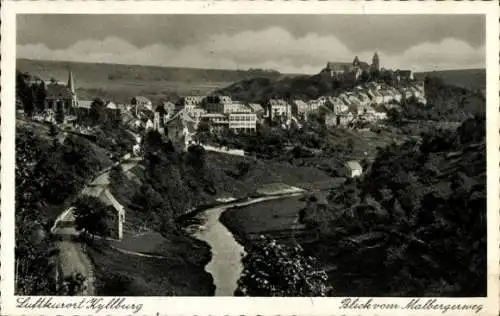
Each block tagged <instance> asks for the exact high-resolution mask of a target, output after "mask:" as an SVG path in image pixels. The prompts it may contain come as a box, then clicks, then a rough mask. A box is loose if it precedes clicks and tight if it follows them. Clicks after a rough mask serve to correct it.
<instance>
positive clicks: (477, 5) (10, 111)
mask: <svg viewBox="0 0 500 316" xmlns="http://www.w3.org/2000/svg"><path fill="white" fill-rule="evenodd" d="M498 12H499V7H498V5H497V4H496V2H494V1H491V2H476V1H474V2H456V1H444V2H420V1H418V2H395V1H391V2H385V1H384V2H382V1H371V2H351V1H350V2H337V1H332V2H303V1H301V2H283V1H271V2H269V1H265V2H260V1H259V2H255V1H252V2H242V1H238V2H234V1H223V2H221V1H216V2H212V1H202V2H198V1H189V2H182V1H151V2H150V1H106V2H103V1H70V2H68V1H36V2H33V1H6V2H3V3H2V12H1V21H2V25H1V34H2V41H1V53H2V54H1V57H2V60H1V67H2V68H1V69H2V72H1V87H2V89H1V100H2V104H3V107H2V108H1V118H2V120H1V123H2V124H1V136H2V139H1V152H2V153H3V155H1V166H2V168H1V180H2V181H1V183H2V184H3V185H2V186H1V201H2V203H1V210H2V216H1V232H2V234H1V250H2V251H1V267H0V269H1V280H2V281H1V285H0V286H1V294H2V299H1V304H2V306H1V307H2V312H3V314H6V315H95V314H96V313H95V310H92V309H78V308H75V309H71V308H66V309H19V308H16V297H15V296H14V295H13V292H14V282H13V275H14V254H13V249H14V185H13V184H14V162H15V159H14V152H15V147H14V134H15V111H14V106H13V105H14V104H15V102H14V101H15V96H14V82H15V80H14V78H15V64H16V63H15V51H16V31H15V30H16V18H15V15H16V14H19V13H33V14H36V13H78V14H82V13H88V14H105V13H108V14H111V13H120V14H139V13H144V14H148V13H151V14H162V13H163V14H167V13H170V14H172V13H188V14H237V13H239V14H242V13H249V14H293V13H296V14H297V13H298V14H306V13H308V14H325V13H331V14H485V15H486V25H487V30H486V50H487V53H486V65H487V142H488V146H487V147H488V148H487V175H488V176H487V185H488V197H487V204H488V216H487V218H488V223H487V225H488V297H487V298H439V299H438V300H439V303H441V304H483V306H484V307H483V309H482V311H481V312H480V313H479V314H480V315H497V314H498V301H499V300H498V298H499V294H500V293H499V282H498V280H499V220H498V219H499V206H500V204H499V192H500V190H499V189H500V187H499V179H500V173H499V162H500V160H499V148H500V142H499V139H500V138H499V127H500V120H499V118H500V116H499V107H498V106H499V105H500V102H499V81H498V80H499V67H498V65H499V37H498V36H499V25H498ZM32 299H36V297H33V298H32ZM52 299H53V301H54V302H77V301H81V300H82V299H90V298H82V297H52ZM103 299H104V300H109V299H110V298H106V297H105V298H103ZM342 299H343V298H340V297H339V298H243V297H238V298H233V297H128V298H126V301H127V303H129V304H130V303H135V304H143V306H142V308H141V310H140V311H139V312H138V313H137V315H157V314H158V315H209V314H210V315H254V314H260V315H338V314H342V315H375V314H378V315H402V314H404V315H417V314H418V315H443V313H442V311H441V310H434V311H432V310H430V311H425V310H418V311H411V310H401V309H394V310H373V309H368V310H352V309H351V310H346V309H340V306H341V300H342ZM367 299H368V298H363V300H364V301H366V300H367ZM427 299H428V298H425V299H424V298H422V300H427ZM373 300H374V301H376V302H377V303H380V304H394V303H397V304H400V305H405V304H406V303H408V301H409V300H410V298H373ZM469 313H470V311H469V312H467V311H466V312H462V313H459V312H457V311H448V312H447V313H445V314H444V315H469ZM99 314H102V315H124V314H132V313H131V312H130V313H129V312H126V311H120V310H102V311H100V313H99Z"/></svg>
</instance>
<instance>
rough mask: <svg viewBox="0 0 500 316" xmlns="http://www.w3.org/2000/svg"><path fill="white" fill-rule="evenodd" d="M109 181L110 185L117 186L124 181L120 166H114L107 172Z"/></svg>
mask: <svg viewBox="0 0 500 316" xmlns="http://www.w3.org/2000/svg"><path fill="white" fill-rule="evenodd" d="M109 180H110V181H111V184H112V185H119V184H120V183H122V182H123V180H124V174H123V168H122V166H121V165H116V166H113V167H112V168H111V170H110V171H109Z"/></svg>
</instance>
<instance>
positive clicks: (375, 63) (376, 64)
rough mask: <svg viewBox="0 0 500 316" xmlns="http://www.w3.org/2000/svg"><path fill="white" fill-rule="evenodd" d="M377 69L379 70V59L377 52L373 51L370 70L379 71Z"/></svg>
mask: <svg viewBox="0 0 500 316" xmlns="http://www.w3.org/2000/svg"><path fill="white" fill-rule="evenodd" d="M379 70H380V60H379V57H378V53H377V52H375V54H373V58H372V71H379Z"/></svg>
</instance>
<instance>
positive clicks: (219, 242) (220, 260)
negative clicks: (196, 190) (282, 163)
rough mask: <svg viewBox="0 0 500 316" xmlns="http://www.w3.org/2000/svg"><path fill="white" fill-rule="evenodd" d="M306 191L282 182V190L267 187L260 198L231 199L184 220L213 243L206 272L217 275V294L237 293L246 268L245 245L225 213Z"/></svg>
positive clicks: (204, 238) (192, 232) (201, 237)
mask: <svg viewBox="0 0 500 316" xmlns="http://www.w3.org/2000/svg"><path fill="white" fill-rule="evenodd" d="M303 193H305V191H304V190H302V189H300V188H296V187H292V186H286V185H280V190H274V189H273V190H269V188H268V189H263V191H261V193H260V194H261V196H260V197H258V198H253V199H249V198H248V199H246V200H245V201H241V200H240V201H234V199H227V201H228V203H222V204H221V205H219V206H217V207H212V208H208V209H205V210H204V211H200V210H198V212H197V213H196V215H193V217H191V218H190V220H189V221H185V222H184V223H185V224H186V225H189V226H188V227H186V228H185V230H186V231H188V232H189V233H190V234H192V235H193V236H194V237H196V238H197V239H199V240H201V241H204V242H206V243H207V244H209V245H210V250H211V253H212V258H211V260H210V261H209V262H208V264H207V265H206V266H205V271H207V272H208V273H210V274H211V275H212V277H213V281H214V284H215V295H216V296H233V295H234V292H235V290H236V288H237V282H238V279H239V278H240V275H241V271H243V265H242V262H241V258H242V257H243V256H244V255H245V249H244V247H243V246H242V245H241V244H240V242H238V241H237V239H236V238H235V237H234V236H233V235H232V234H231V232H230V231H229V230H228V229H227V228H226V226H224V225H223V224H222V223H221V221H220V216H221V214H222V213H223V212H224V211H225V210H226V209H227V208H231V207H242V206H247V205H253V204H259V203H263V202H266V201H270V200H278V199H282V198H286V197H293V196H299V195H302V194H303ZM229 201H231V202H229ZM193 226H194V227H195V228H194V229H193V228H192V227H193Z"/></svg>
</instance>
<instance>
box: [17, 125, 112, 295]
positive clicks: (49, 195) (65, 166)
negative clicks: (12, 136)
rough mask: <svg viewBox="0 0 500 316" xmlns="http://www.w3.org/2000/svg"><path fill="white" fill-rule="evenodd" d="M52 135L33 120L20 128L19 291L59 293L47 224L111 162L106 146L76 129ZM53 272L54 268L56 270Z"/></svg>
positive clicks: (53, 252)
mask: <svg viewBox="0 0 500 316" xmlns="http://www.w3.org/2000/svg"><path fill="white" fill-rule="evenodd" d="M57 136H58V135H52V133H51V130H50V129H49V128H48V127H47V126H45V125H43V124H38V123H33V122H21V121H18V127H17V131H16V178H15V181H16V210H15V220H16V223H15V226H16V247H15V251H16V265H17V267H18V270H17V275H16V280H17V283H16V293H19V294H20V295H42V294H45V295H47V294H50V293H52V294H57V293H55V287H54V286H55V284H53V283H52V281H53V280H51V278H50V275H51V274H52V273H55V272H54V269H55V263H56V257H55V256H54V255H55V254H56V253H57V250H56V249H55V244H54V243H53V240H52V239H51V237H50V234H49V230H50V227H51V226H52V224H53V222H54V220H55V218H56V217H57V215H59V214H60V213H61V212H62V211H63V210H64V208H65V207H66V206H67V205H68V204H69V203H71V201H72V199H73V198H74V195H75V194H76V193H77V192H79V190H81V188H82V187H83V186H84V184H85V183H86V182H88V181H89V180H90V179H91V178H92V177H93V175H94V173H95V172H96V170H99V169H101V168H105V167H107V166H109V165H110V164H111V161H109V159H108V157H107V155H106V154H105V151H103V150H102V149H101V148H99V147H97V146H95V144H93V143H91V142H90V141H88V140H87V139H85V138H83V137H79V136H75V135H71V134H70V135H68V136H67V137H66V138H62V137H61V136H62V135H59V137H57ZM52 275H55V274H52Z"/></svg>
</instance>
